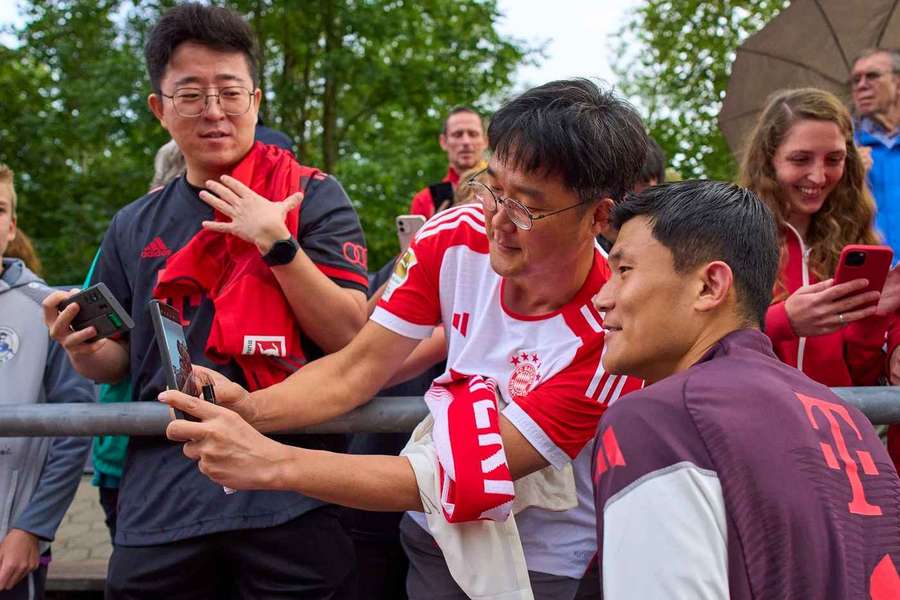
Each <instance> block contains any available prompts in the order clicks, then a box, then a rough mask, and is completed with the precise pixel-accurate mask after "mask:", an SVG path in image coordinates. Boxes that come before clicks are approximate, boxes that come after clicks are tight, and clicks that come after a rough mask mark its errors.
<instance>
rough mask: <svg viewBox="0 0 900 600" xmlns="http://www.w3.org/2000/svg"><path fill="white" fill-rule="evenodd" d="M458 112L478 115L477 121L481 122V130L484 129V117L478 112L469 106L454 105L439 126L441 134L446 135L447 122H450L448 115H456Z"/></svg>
mask: <svg viewBox="0 0 900 600" xmlns="http://www.w3.org/2000/svg"><path fill="white" fill-rule="evenodd" d="M460 113H470V114H473V115H475V116H476V117H478V122H479V123H481V130H482V131H484V117H482V116H481V113H479V112H478V111H477V110H475V109H474V108H472V107H471V106H454V107H453V108H451V109H450V112H448V113H447V116H446V117H445V118H444V126H443V127H442V128H441V133H442V134H444V135H447V124H448V123H449V122H450V117H452V116H453V115H458V114H460Z"/></svg>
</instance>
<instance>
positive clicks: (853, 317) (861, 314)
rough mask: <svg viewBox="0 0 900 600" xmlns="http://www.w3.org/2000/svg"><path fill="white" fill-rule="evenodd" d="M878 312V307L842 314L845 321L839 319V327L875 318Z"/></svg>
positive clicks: (868, 307)
mask: <svg viewBox="0 0 900 600" xmlns="http://www.w3.org/2000/svg"><path fill="white" fill-rule="evenodd" d="M876 293H877V292H876ZM877 310H878V307H877V306H867V307H866V308H861V309H859V310H852V311H849V312H841V313H839V314H842V315H843V316H844V320H843V321H841V320H840V319H838V327H840V326H843V325H847V324H848V323H852V322H854V321H859V320H861V319H867V318H869V317H871V316H873V315H874V314H875V313H876V311H877Z"/></svg>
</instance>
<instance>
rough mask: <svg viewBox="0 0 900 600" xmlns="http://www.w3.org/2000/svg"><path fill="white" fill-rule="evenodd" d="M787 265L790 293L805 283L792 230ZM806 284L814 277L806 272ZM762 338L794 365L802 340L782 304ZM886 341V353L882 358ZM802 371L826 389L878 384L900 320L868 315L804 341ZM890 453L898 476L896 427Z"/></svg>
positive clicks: (899, 337) (899, 435)
mask: <svg viewBox="0 0 900 600" xmlns="http://www.w3.org/2000/svg"><path fill="white" fill-rule="evenodd" d="M784 233H785V235H784V237H785V244H786V245H787V261H786V263H785V265H784V266H783V270H782V272H781V273H780V278H781V279H780V281H781V283H782V284H783V285H784V286H785V287H786V288H787V293H788V295H790V294H792V293H794V292H795V291H797V289H798V288H800V287H802V286H803V285H804V284H803V262H804V260H805V259H804V258H803V247H802V245H801V243H800V239H799V237H798V236H797V234H796V233H795V232H794V231H793V230H786V231H785V232H784ZM808 280H809V284H813V283H816V282H818V279H816V277H815V276H814V275H813V274H812V273H809V277H808ZM766 334H767V335H768V336H769V338H770V339H771V340H772V347H773V349H774V350H775V354H776V355H778V358H780V359H781V360H782V361H784V362H786V363H787V364H789V365H791V366H793V367H796V366H797V361H798V355H799V350H800V338H799V337H797V334H796V333H794V330H793V328H792V327H791V325H790V321H789V320H788V317H787V311H786V310H785V308H784V301H781V302H775V303H773V304H772V305H771V306H770V307H769V310H768V312H767V313H766ZM885 339H887V344H888V353H887V356H885V354H884V350H883V347H884V344H885ZM805 340H806V342H805V348H804V350H803V372H804V373H806V374H807V375H809V376H810V377H811V378H812V379H814V380H816V381H818V382H819V383H823V384H825V385H827V386H830V387H849V386H867V385H878V383H879V380H880V378H881V377H882V376H884V375H887V374H888V370H887V368H886V365H887V360H889V357H890V356H891V353H892V352H893V350H894V348H896V347H897V346H898V345H900V319H898V318H896V317H895V316H890V317H870V318H868V319H863V320H862V321H855V322H853V323H850V324H849V325H847V327H845V328H843V329H840V330H838V331H835V332H833V333H829V334H827V335H819V336H814V337H808V338H805ZM888 452H889V453H890V455H891V458H892V459H893V461H894V465H895V466H896V467H897V471H898V473H900V426H898V425H891V426H890V427H889V428H888Z"/></svg>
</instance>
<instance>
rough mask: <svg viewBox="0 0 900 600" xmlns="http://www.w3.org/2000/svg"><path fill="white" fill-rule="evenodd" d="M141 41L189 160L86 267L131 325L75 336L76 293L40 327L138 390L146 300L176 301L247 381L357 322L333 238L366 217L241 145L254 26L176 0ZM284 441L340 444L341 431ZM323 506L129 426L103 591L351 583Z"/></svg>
mask: <svg viewBox="0 0 900 600" xmlns="http://www.w3.org/2000/svg"><path fill="white" fill-rule="evenodd" d="M145 55H146V60H147V67H148V72H149V75H150V82H151V85H152V88H153V93H152V94H151V95H150V97H149V99H148V102H149V105H150V109H151V110H152V112H153V114H154V115H155V116H156V117H157V118H158V119H159V121H160V123H161V124H162V126H163V127H164V128H165V129H166V130H167V131H168V133H169V134H170V135H171V137H172V138H173V139H174V141H175V143H176V144H177V145H178V147H179V148H180V150H181V152H182V153H183V154H184V158H185V164H186V168H187V172H186V174H185V175H184V176H181V177H178V178H176V179H175V180H173V181H172V182H170V183H168V184H167V185H165V187H163V188H161V189H158V190H155V191H153V192H151V193H149V194H148V195H146V196H144V197H143V198H140V199H139V200H137V201H136V202H133V203H132V204H129V205H128V206H126V207H125V208H123V209H122V210H120V211H119V212H118V213H117V214H116V215H115V217H114V218H113V220H112V223H111V224H110V227H109V230H108V231H107V233H106V236H105V238H104V240H103V243H102V246H101V252H100V255H99V258H98V259H97V262H96V266H95V267H94V269H93V272H92V275H91V277H90V283H96V282H100V281H102V282H104V283H105V284H106V285H107V286H108V287H109V289H110V290H111V291H112V293H113V294H114V295H115V296H116V297H117V298H118V300H119V301H120V302H121V303H122V305H123V306H124V307H126V309H127V310H128V312H129V313H130V314H131V315H132V316H133V318H134V321H135V327H134V329H133V330H132V331H131V332H130V333H129V334H128V335H126V336H122V337H118V338H114V339H104V340H100V341H98V342H94V343H88V342H87V341H86V340H87V339H88V338H90V337H91V336H92V335H93V330H92V328H88V329H86V330H82V331H75V332H73V331H71V330H70V329H69V327H68V326H69V323H71V320H72V317H73V316H74V314H75V313H76V312H77V308H76V307H75V305H73V307H72V308H67V309H66V310H64V311H62V312H61V313H58V312H57V309H56V306H57V305H58V304H59V302H60V300H61V299H62V298H63V297H65V296H67V294H64V293H59V294H57V295H56V296H55V297H52V298H48V300H47V301H46V302H45V319H46V320H47V322H48V325H49V327H50V331H51V335H52V336H53V337H54V338H55V339H57V340H58V341H59V342H60V344H61V345H62V346H63V347H64V348H65V349H66V351H67V352H68V354H69V356H70V357H71V359H72V362H73V364H74V366H75V367H76V369H77V370H78V371H79V372H81V373H82V374H84V375H86V376H87V377H89V378H91V379H94V380H96V381H100V382H115V381H119V380H120V379H122V378H123V377H124V376H125V375H126V373H127V374H129V376H130V380H131V384H132V390H133V392H132V399H133V400H135V401H155V400H156V397H157V395H158V394H159V393H160V392H161V391H162V390H163V389H165V377H164V372H163V369H162V365H161V357H160V352H159V350H158V348H157V344H156V340H155V339H154V330H153V325H152V323H151V319H150V315H149V313H148V310H147V303H148V301H149V300H150V299H151V298H157V299H159V300H163V301H166V302H167V303H169V304H171V305H172V306H173V307H174V308H175V310H176V311H178V313H179V314H180V317H181V321H182V325H183V326H184V329H185V334H186V339H187V343H188V346H189V348H188V349H189V353H190V357H191V360H192V361H193V362H194V363H195V364H200V365H206V366H208V367H210V368H214V369H216V370H217V371H219V372H220V373H222V374H224V375H225V376H227V377H228V378H230V379H233V380H235V381H239V382H241V384H242V385H244V386H247V387H249V388H250V389H255V388H258V387H261V386H263V385H267V384H268V383H271V382H272V381H278V380H280V379H283V378H284V377H286V376H287V374H288V373H289V372H292V371H294V370H296V369H297V368H299V367H300V366H302V365H303V364H304V362H307V361H311V360H313V359H315V358H317V357H319V356H321V355H323V354H324V353H327V352H333V351H335V350H337V349H338V348H340V347H342V346H344V345H345V344H346V343H347V342H348V341H349V340H350V339H351V338H352V337H353V336H354V335H355V334H356V332H357V330H358V329H359V328H360V327H361V326H362V325H363V323H364V322H365V314H366V313H365V290H366V284H367V279H366V270H365V265H364V263H363V261H362V260H360V259H359V256H358V255H360V254H361V253H360V252H355V251H354V252H353V253H352V254H351V253H348V252H346V251H345V249H344V247H345V246H347V247H351V246H352V247H353V248H363V247H364V246H363V244H364V241H363V236H362V231H361V229H360V226H359V222H358V219H357V217H356V214H355V212H354V210H353V208H352V206H351V204H350V201H349V199H348V198H347V196H346V194H345V193H344V191H343V190H342V189H341V186H340V184H339V183H338V182H337V181H336V180H335V179H333V178H332V177H330V176H327V175H325V174H323V173H320V172H318V171H316V170H314V169H311V168H308V167H303V166H301V165H299V164H297V163H296V161H295V160H294V158H293V155H291V154H290V153H289V152H287V151H284V150H281V149H279V148H276V147H274V146H267V145H264V144H261V143H254V128H255V125H256V123H257V114H258V110H259V104H260V101H261V97H262V93H261V91H260V89H259V87H258V81H259V78H258V73H257V62H256V47H255V41H254V37H253V33H252V30H251V29H250V27H249V26H248V25H247V23H246V22H244V21H243V19H241V17H240V16H239V15H238V14H237V13H235V12H233V11H231V10H228V9H225V8H221V7H213V6H206V5H200V4H194V3H189V4H182V5H179V6H176V7H175V8H173V9H171V10H170V11H168V12H167V13H166V14H164V15H163V16H162V18H161V19H160V21H159V22H158V23H157V24H156V25H155V26H154V28H153V30H152V31H151V32H150V34H149V37H148V41H147V45H146V48H145ZM264 190H270V191H271V193H270V192H266V191H264ZM301 196H303V198H302V211H300V210H299V208H298V204H299V200H300V198H301ZM242 274H243V275H242ZM235 344H236V345H237V346H235ZM267 380H268V381H267ZM282 441H284V442H285V443H289V444H302V445H306V446H310V447H314V448H317V449H328V450H333V451H342V450H343V449H344V438H343V436H285V437H284V438H282ZM336 511H337V509H336V508H335V507H331V506H327V505H326V504H325V503H323V502H321V501H319V500H315V499H312V498H310V497H307V496H302V495H300V494H297V493H293V492H276V491H266V492H263V491H246V492H240V493H237V494H233V495H226V494H225V493H224V492H223V491H222V487H221V486H217V485H214V484H212V483H210V482H209V480H207V479H206V478H205V477H203V476H202V475H201V474H200V473H198V472H197V470H196V469H195V468H194V466H193V465H192V464H191V463H190V461H188V460H186V459H185V458H184V456H183V455H182V453H181V448H180V447H179V446H177V445H174V444H171V443H170V442H168V441H167V440H165V439H160V438H146V437H134V438H131V440H130V443H129V446H128V452H127V457H126V461H125V468H124V472H123V476H122V481H121V488H120V494H119V501H118V520H117V530H116V536H115V546H114V550H113V554H112V557H111V559H110V564H109V574H108V579H107V590H106V592H107V598H112V599H118V598H129V599H132V598H147V599H150V598H153V599H156V598H197V599H208V598H246V599H248V600H249V599H258V598H300V597H302V598H323V599H325V598H344V597H347V594H348V593H350V592H349V590H350V589H352V585H353V583H354V581H353V576H354V561H353V548H352V544H351V541H350V539H349V537H348V536H347V535H346V533H345V532H344V530H343V528H342V527H341V525H340V523H339V520H338V514H337V512H336Z"/></svg>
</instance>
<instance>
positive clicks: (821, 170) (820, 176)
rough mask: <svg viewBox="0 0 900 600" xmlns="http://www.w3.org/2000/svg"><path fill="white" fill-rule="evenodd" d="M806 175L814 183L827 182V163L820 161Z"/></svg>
mask: <svg viewBox="0 0 900 600" xmlns="http://www.w3.org/2000/svg"><path fill="white" fill-rule="evenodd" d="M806 177H807V179H809V180H810V181H811V182H812V183H814V184H816V185H822V184H823V183H825V165H823V164H822V163H820V162H817V163H815V164H814V165H813V166H812V168H811V169H810V171H809V173H808V174H807V176H806Z"/></svg>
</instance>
